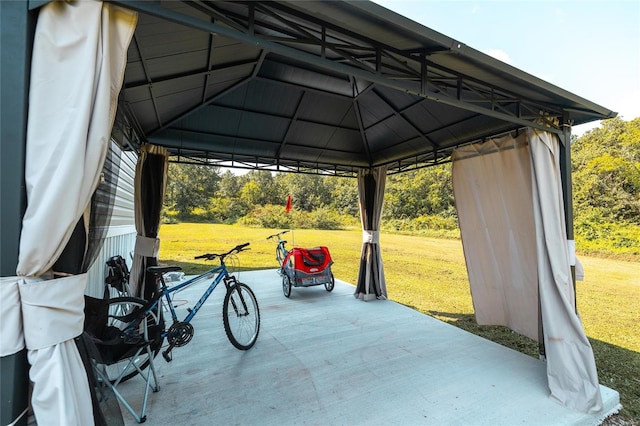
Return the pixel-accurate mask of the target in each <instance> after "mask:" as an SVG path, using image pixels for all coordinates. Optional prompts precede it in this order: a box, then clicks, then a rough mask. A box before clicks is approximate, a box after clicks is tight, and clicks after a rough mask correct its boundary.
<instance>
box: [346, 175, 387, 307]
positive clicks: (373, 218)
mask: <svg viewBox="0 0 640 426" xmlns="http://www.w3.org/2000/svg"><path fill="white" fill-rule="evenodd" d="M386 179H387V167H386V166H381V167H375V168H372V169H361V170H360V171H359V172H358V197H359V202H360V220H361V222H362V253H361V256H360V271H359V273H358V284H357V286H356V291H355V293H354V296H355V297H357V298H358V299H362V300H365V301H366V300H373V299H386V298H387V286H386V282H385V278H384V267H383V264H382V254H381V251H380V220H381V216H382V203H383V201H384V189H385V184H386Z"/></svg>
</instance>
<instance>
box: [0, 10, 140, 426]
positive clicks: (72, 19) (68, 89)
mask: <svg viewBox="0 0 640 426" xmlns="http://www.w3.org/2000/svg"><path fill="white" fill-rule="evenodd" d="M136 20H137V15H136V14H135V13H132V12H129V11H126V10H123V9H121V8H118V7H114V6H112V5H109V4H105V5H103V4H102V3H101V2H97V1H87V2H51V3H48V4H47V5H45V6H43V7H42V8H41V10H40V13H39V16H38V22H37V26H36V33H35V40H34V46H33V58H32V68H31V83H30V97H29V114H28V124H27V146H26V163H25V182H26V191H27V203H28V204H27V209H26V212H25V215H24V219H23V223H22V234H21V237H20V253H19V259H18V267H17V276H16V277H3V278H2V281H1V287H2V291H1V294H2V306H1V308H2V343H1V345H0V355H2V356H5V355H9V354H11V353H15V352H17V351H19V350H22V349H23V348H24V347H25V346H26V348H27V354H28V359H29V363H30V364H31V368H30V373H29V374H30V379H31V380H32V381H33V382H34V388H33V395H32V400H31V404H32V407H33V410H34V414H35V417H36V421H37V423H38V424H39V425H47V424H52V425H53V424H55V425H89V424H93V411H92V405H91V396H90V391H89V386H88V382H87V376H86V372H85V369H84V366H83V363H82V360H81V359H80V356H79V354H78V350H77V348H76V345H75V342H74V338H75V337H77V336H78V335H80V334H81V333H82V329H83V319H84V314H83V307H84V289H85V286H86V280H87V275H86V274H79V275H74V276H68V277H65V278H59V279H55V280H52V279H51V278H52V277H53V272H54V271H53V270H52V267H53V265H54V263H55V262H56V260H57V259H58V258H59V257H60V255H61V253H62V251H63V249H64V248H65V246H66V245H67V242H68V241H69V239H70V237H71V234H72V232H73V230H74V228H75V226H76V224H77V223H78V221H79V220H81V219H82V218H84V219H85V220H88V212H89V206H90V201H91V196H92V194H93V192H94V190H95V188H96V186H97V184H98V180H99V178H100V172H101V170H102V165H103V163H104V159H105V155H106V153H107V149H108V143H109V138H110V134H111V127H112V125H113V120H114V117H115V111H116V103H117V97H118V93H119V91H120V88H121V86H122V81H123V76H124V69H125V66H126V52H127V47H128V45H129V42H130V40H131V38H132V36H133V31H134V29H135V24H136ZM86 228H87V227H86V226H85V229H86ZM7 302H9V303H7ZM5 333H6V334H5Z"/></svg>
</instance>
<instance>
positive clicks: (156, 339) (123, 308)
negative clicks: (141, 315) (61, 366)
mask: <svg viewBox="0 0 640 426" xmlns="http://www.w3.org/2000/svg"><path fill="white" fill-rule="evenodd" d="M146 303H147V301H146V300H144V299H141V298H139V297H129V296H128V297H115V298H113V299H111V300H110V301H109V319H108V322H107V326H109V327H115V328H117V329H120V330H124V329H125V328H126V326H127V325H128V324H127V323H125V322H123V321H121V320H119V319H118V317H123V316H125V315H128V314H130V313H131V312H133V311H135V310H136V309H141V308H142V307H143V306H144V305H145V304H146ZM159 306H160V303H158V305H157V306H156V308H155V309H154V310H153V311H150V312H148V313H147V316H146V327H147V329H148V332H149V333H155V335H154V336H153V340H152V342H151V352H152V354H153V357H154V358H155V357H156V355H158V352H160V348H161V347H162V341H163V338H162V336H161V334H162V331H163V330H164V319H163V317H162V309H161V308H160V307H159ZM151 337H152V336H150V338H151ZM149 363H150V360H149V355H148V354H147V353H146V352H145V351H143V352H141V353H140V355H139V356H138V357H137V358H136V359H135V360H134V364H135V365H137V366H138V368H139V369H140V370H141V371H142V370H144V369H145V368H147V367H148V366H149ZM127 365H128V360H121V361H119V362H116V363H110V364H108V365H105V370H106V373H107V377H108V378H109V380H110V381H111V382H112V383H113V382H115V381H116V380H117V379H118V377H120V375H121V374H122V379H121V380H120V383H122V382H124V381H127V380H129V379H130V378H132V377H134V376H135V375H136V374H138V370H136V368H135V367H134V366H133V365H129V366H127ZM125 368H126V371H123V370H124V369H125Z"/></svg>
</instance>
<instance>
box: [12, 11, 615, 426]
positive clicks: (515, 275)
mask: <svg viewBox="0 0 640 426" xmlns="http://www.w3.org/2000/svg"><path fill="white" fill-rule="evenodd" d="M1 7H2V9H1V10H2V53H1V55H2V73H3V79H2V82H1V85H2V86H1V88H2V118H3V120H2V142H1V146H2V154H3V155H2V158H1V160H0V161H1V162H2V181H1V182H0V184H1V185H2V194H3V197H2V198H3V209H2V212H1V213H0V214H1V215H2V287H1V288H0V290H1V292H2V293H1V294H2V301H3V302H2V324H1V329H2V347H0V355H1V356H2V372H3V374H2V387H3V390H4V389H5V388H11V387H12V386H13V389H17V390H16V391H15V395H16V397H15V398H12V399H11V401H8V402H7V401H6V399H5V392H4V391H3V396H2V408H3V409H2V413H3V414H2V416H3V418H2V421H3V423H4V422H8V423H11V422H13V421H15V420H16V419H19V418H20V416H22V414H23V409H24V407H25V406H26V385H25V383H24V382H26V379H25V377H24V374H23V373H22V372H24V371H26V368H27V356H28V358H29V364H31V367H30V368H31V373H30V374H31V379H32V381H33V382H34V383H35V384H34V395H33V397H32V403H33V407H34V411H35V414H36V418H37V417H38V416H43V418H44V416H47V418H50V419H55V418H57V419H59V422H60V423H70V424H71V423H82V424H84V423H86V421H87V420H90V419H92V413H91V410H90V408H88V407H91V405H90V404H88V403H87V398H89V395H88V392H87V384H86V378H85V379H83V367H82V364H81V363H79V362H78V356H77V350H76V349H75V343H74V338H76V337H77V336H78V335H79V334H80V333H81V332H82V318H83V314H82V308H83V303H82V299H83V293H84V289H85V287H86V270H87V268H88V266H90V260H89V256H88V255H87V246H88V245H90V240H91V235H89V233H88V229H89V227H88V224H89V223H90V221H91V219H90V218H91V214H90V213H91V212H90V207H91V198H92V195H93V193H94V191H95V189H96V187H97V186H98V185H99V184H100V181H101V173H102V169H103V164H104V160H105V156H106V155H107V152H108V144H109V141H110V140H115V141H116V142H117V143H118V144H119V145H121V146H122V147H123V148H124V149H130V150H134V151H136V152H138V153H139V154H140V155H139V163H138V173H137V176H136V227H137V229H138V234H139V237H138V241H137V244H136V253H135V261H134V268H133V269H134V271H133V272H134V273H133V275H134V280H135V284H136V285H139V288H140V290H139V291H140V294H144V283H145V279H144V273H143V272H144V270H145V266H147V265H150V264H153V263H154V262H155V261H156V256H157V247H158V241H157V238H156V237H157V229H158V226H159V214H160V207H161V201H162V196H163V191H164V183H165V174H166V163H167V161H168V159H169V158H171V159H172V161H180V162H189V163H196V164H210V165H229V166H231V167H241V168H251V169H263V170H271V171H283V172H295V173H319V174H324V175H336V176H350V177H354V178H356V179H357V180H358V189H359V196H360V209H361V217H362V230H363V248H362V259H361V262H360V265H359V268H360V274H359V279H358V283H357V288H356V296H357V297H358V298H359V299H363V300H373V299H384V298H386V287H385V278H384V268H383V262H382V257H381V255H380V244H379V229H380V219H381V218H380V211H381V208H382V202H383V198H384V186H385V178H386V176H387V175H388V174H391V173H402V172H404V171H407V170H413V169H416V168H420V167H428V166H431V165H437V164H442V163H445V162H451V161H452V162H453V179H454V190H455V195H456V203H457V206H458V213H459V217H460V227H461V233H462V239H463V246H464V249H465V259H466V262H467V268H468V272H469V280H470V285H471V287H472V289H473V296H474V306H475V307H476V318H477V319H478V322H479V323H483V324H500V325H506V326H508V327H510V328H512V329H513V330H515V331H517V332H519V333H522V334H525V335H527V336H529V337H532V338H534V339H538V340H539V341H540V342H541V343H542V344H543V346H544V349H545V350H544V355H545V357H546V359H547V365H548V368H547V375H548V382H549V389H550V395H551V397H552V398H554V399H556V400H557V401H558V402H560V403H561V404H564V405H566V406H567V407H570V408H573V409H576V410H578V411H582V412H593V411H597V410H599V409H600V405H601V402H600V395H599V390H598V381H597V374H596V370H595V362H594V360H593V354H592V351H591V347H590V345H589V342H588V340H587V339H586V336H585V335H584V331H583V330H582V325H581V323H580V320H579V318H578V316H577V314H576V312H575V289H574V285H573V284H574V283H575V267H576V263H577V262H576V259H575V252H574V251H575V250H574V247H573V223H572V222H573V218H572V204H571V198H572V195H571V167H570V165H571V149H570V139H571V126H573V125H578V124H583V123H587V122H590V121H594V120H599V119H606V118H612V117H615V115H616V113H615V112H612V111H610V110H608V109H606V108H604V107H602V106H599V105H596V104H594V103H593V102H590V101H588V100H586V99H583V98H581V97H579V96H577V95H574V94H572V93H569V92H567V91H566V90H563V89H561V88H559V87H556V86H554V85H552V84H549V83H547V82H545V81H543V80H541V79H539V78H537V77H534V76H532V75H530V74H527V73H526V72H524V71H521V70H519V69H516V68H514V67H512V66H510V65H507V64H505V63H502V62H500V61H498V60H497V59H494V58H492V57H490V56H488V55H485V54H483V53H481V52H479V51H477V50H474V49H473V48H471V47H469V46H467V45H465V44H463V43H462V42H459V41H457V40H454V39H451V38H449V37H447V36H445V35H443V34H440V33H437V32H435V31H433V30H431V29H429V28H426V27H424V26H422V25H420V24H418V23H416V22H413V21H411V20H410V19H408V18H406V17H403V16H400V15H398V14H396V13H394V12H391V11H389V10H387V9H385V8H384V7H381V6H379V5H377V4H375V3H372V2H369V1H304V2H299V1H255V2H254V1H252V2H239V1H206V0H203V1H199V0H198V1H166V2H146V1H126V0H120V1H111V2H108V3H107V2H105V3H102V2H76V3H73V2H70V3H67V2H47V1H37V0H32V1H30V2H2V5H1ZM54 275H55V276H56V278H57V279H55V280H52V279H51V278H53V277H54ZM59 314H62V315H59ZM47 324H49V325H51V326H50V327H45V325H47ZM14 371H15V372H14ZM5 372H11V374H5ZM13 382H15V383H17V384H13ZM52 387H53V388H52ZM56 389H57V391H56ZM40 395H48V396H47V398H49V399H48V400H47V401H46V403H44V402H43V399H42V398H41V397H40ZM69 395H71V396H72V397H71V398H69ZM11 404H13V406H11ZM5 407H8V408H5ZM87 410H88V411H87ZM6 413H9V414H6ZM5 415H7V416H9V417H7V418H6V419H5Z"/></svg>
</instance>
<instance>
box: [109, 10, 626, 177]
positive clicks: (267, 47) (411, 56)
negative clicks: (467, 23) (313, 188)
mask: <svg viewBox="0 0 640 426" xmlns="http://www.w3.org/2000/svg"><path fill="white" fill-rule="evenodd" d="M115 3H119V4H121V5H123V6H125V7H128V8H133V9H136V10H138V11H139V12H140V14H139V21H138V26H137V28H136V31H135V35H134V39H133V41H132V43H131V45H130V48H129V53H128V64H127V69H126V73H125V83H124V87H123V89H122V92H121V97H120V109H119V113H120V115H119V116H120V119H119V121H120V123H119V124H120V125H121V126H124V127H125V128H127V127H130V128H134V129H135V130H136V133H137V134H138V136H139V138H140V139H141V140H142V141H148V142H151V143H154V144H157V145H162V146H165V147H167V148H168V149H169V151H170V152H171V153H172V154H173V155H175V156H179V157H178V158H177V159H179V160H180V161H206V162H209V163H214V164H218V163H221V162H227V163H228V162H233V165H234V166H238V167H255V168H267V169H270V170H283V171H291V170H293V171H306V172H309V171H314V172H323V173H334V174H338V175H351V174H353V173H354V171H355V170H357V169H358V168H360V167H370V166H378V165H383V164H387V165H389V167H390V170H392V171H403V170H406V169H408V168H411V167H415V166H423V165H431V164H439V163H442V162H445V161H448V160H449V158H450V155H451V152H452V150H453V149H454V148H455V147H456V146H459V145H463V144H467V143H471V142H474V141H478V140H482V139H483V138H488V137H491V136H495V135H498V134H501V133H505V132H510V131H514V130H517V129H520V128H523V127H526V126H533V127H538V128H547V129H549V130H551V131H554V132H560V129H561V125H562V123H563V122H567V123H573V124H582V123H586V122H589V121H593V120H597V119H604V118H610V117H614V116H615V115H616V114H615V113H614V112H612V111H610V110H608V109H606V108H603V107H601V106H598V105H596V104H594V103H592V102H589V101H587V100H585V99H583V98H580V97H579V96H576V95H574V94H571V93H569V92H567V91H565V90H563V89H561V88H558V87H556V86H553V85H551V84H549V83H547V82H545V81H543V80H540V79H538V78H536V77H533V76H531V75H529V74H527V73H525V72H523V71H520V70H518V69H516V68H514V67H511V66H509V65H507V64H504V63H502V62H500V61H498V60H496V59H494V58H491V57H489V56H487V55H484V54H482V53H480V52H478V51H476V50H474V49H472V48H470V47H468V46H466V45H464V44H462V43H460V42H458V41H456V40H453V39H451V38H449V37H446V36H444V35H442V34H440V33H437V32H435V31H433V30H431V29H429V28H426V27H424V26H422V25H420V24H418V23H416V22H413V21H411V20H409V19H407V18H405V17H403V16H400V15H398V14H396V13H394V12H391V11H389V10H387V9H385V8H383V7H381V6H379V5H377V4H375V3H371V2H368V1H355V2H348V1H275V2H262V1H248V2H232V1H191V2H186V1H185V2H181V1H162V2H144V1H124V0H123V1H116V2H115ZM123 123H125V124H123ZM123 130H127V129H123Z"/></svg>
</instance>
